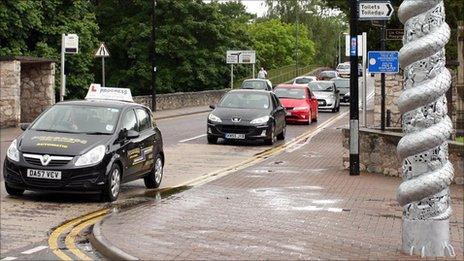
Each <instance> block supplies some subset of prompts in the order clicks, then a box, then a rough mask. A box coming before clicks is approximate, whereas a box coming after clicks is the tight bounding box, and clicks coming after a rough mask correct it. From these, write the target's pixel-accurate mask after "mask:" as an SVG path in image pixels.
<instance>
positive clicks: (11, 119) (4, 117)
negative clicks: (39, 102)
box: [0, 61, 21, 128]
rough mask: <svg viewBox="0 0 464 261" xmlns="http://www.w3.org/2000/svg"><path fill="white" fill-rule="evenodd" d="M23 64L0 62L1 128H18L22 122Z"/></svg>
mask: <svg viewBox="0 0 464 261" xmlns="http://www.w3.org/2000/svg"><path fill="white" fill-rule="evenodd" d="M20 75H21V63H20V62H19V61H0V128H5V127H10V126H16V125H18V123H19V121H20V116H21V107H20V106H21V105H20V102H19V97H20Z"/></svg>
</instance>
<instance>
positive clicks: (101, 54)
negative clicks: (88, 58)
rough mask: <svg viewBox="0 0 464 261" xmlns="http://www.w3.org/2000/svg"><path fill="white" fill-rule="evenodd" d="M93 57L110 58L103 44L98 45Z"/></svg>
mask: <svg viewBox="0 0 464 261" xmlns="http://www.w3.org/2000/svg"><path fill="white" fill-rule="evenodd" d="M95 57H110V52H108V48H106V45H105V43H101V44H100V47H98V49H97V51H96V52H95Z"/></svg>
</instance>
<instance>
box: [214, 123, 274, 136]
mask: <svg viewBox="0 0 464 261" xmlns="http://www.w3.org/2000/svg"><path fill="white" fill-rule="evenodd" d="M207 128H208V129H207V135H208V136H213V137H216V138H223V139H227V140H229V138H226V134H243V135H245V138H244V139H230V140H259V139H268V138H270V136H271V128H270V125H269V123H265V124H262V125H251V124H240V125H239V124H236V125H234V124H221V123H211V122H208V126H207Z"/></svg>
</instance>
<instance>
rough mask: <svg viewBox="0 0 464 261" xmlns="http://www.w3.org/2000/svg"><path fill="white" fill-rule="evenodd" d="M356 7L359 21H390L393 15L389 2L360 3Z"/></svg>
mask: <svg viewBox="0 0 464 261" xmlns="http://www.w3.org/2000/svg"><path fill="white" fill-rule="evenodd" d="M358 5H359V6H358V10H359V14H358V18H359V20H360V21H366V20H390V17H391V16H392V14H393V6H392V5H391V4H390V1H360V2H359V3H358Z"/></svg>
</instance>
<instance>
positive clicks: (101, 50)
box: [95, 43, 110, 86]
mask: <svg viewBox="0 0 464 261" xmlns="http://www.w3.org/2000/svg"><path fill="white" fill-rule="evenodd" d="M95 57H96V58H98V57H100V58H101V59H102V86H106V85H105V57H110V52H108V48H106V45H105V43H101V44H100V47H98V49H97V51H96V52H95Z"/></svg>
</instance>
